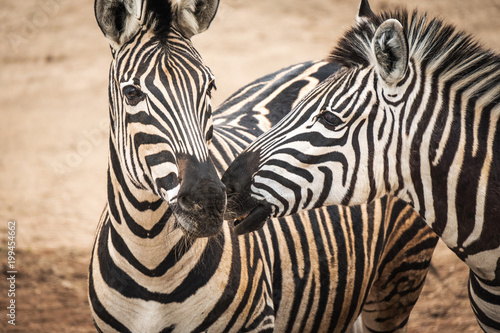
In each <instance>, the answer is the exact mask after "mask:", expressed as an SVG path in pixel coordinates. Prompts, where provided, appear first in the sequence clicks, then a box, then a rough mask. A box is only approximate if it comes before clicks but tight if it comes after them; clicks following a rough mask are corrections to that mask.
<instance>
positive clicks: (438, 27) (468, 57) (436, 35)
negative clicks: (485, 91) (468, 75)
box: [329, 9, 500, 70]
mask: <svg viewBox="0 0 500 333" xmlns="http://www.w3.org/2000/svg"><path fill="white" fill-rule="evenodd" d="M391 18H392V19H397V20H398V21H399V22H400V23H401V24H402V25H403V28H404V33H405V35H406V36H407V39H408V47H409V58H410V59H411V58H413V59H415V60H416V61H419V62H421V63H423V64H426V65H428V66H432V65H437V66H438V67H439V68H440V69H442V70H452V69H453V68H456V67H457V66H458V67H461V66H460V64H464V63H465V62H475V61H478V60H480V63H481V64H482V65H484V66H488V65H492V64H493V63H495V64H496V65H500V58H499V57H498V56H497V55H495V54H494V53H493V52H492V51H489V50H486V49H484V48H483V47H482V46H481V45H480V44H479V43H477V42H476V41H475V40H474V38H473V37H472V36H471V35H470V34H468V33H465V32H463V31H458V30H457V29H456V28H455V27H454V26H453V25H450V24H447V23H445V22H443V20H441V19H439V18H429V17H428V15H427V13H419V12H418V11H417V10H414V11H413V12H412V13H411V14H410V13H409V12H408V11H407V10H405V9H398V10H396V11H387V12H383V13H382V14H380V15H372V16H369V17H364V18H363V20H362V21H361V22H360V23H358V24H357V25H356V26H354V27H352V28H351V29H350V30H348V31H347V32H346V33H345V34H344V36H343V37H341V39H340V41H339V43H338V44H337V46H336V47H335V48H334V50H333V51H332V52H331V54H330V56H329V60H330V61H332V62H338V63H340V64H342V65H343V66H346V67H358V66H363V67H366V66H369V65H370V64H374V63H375V61H374V59H372V57H373V56H372V51H371V48H372V45H371V43H372V39H373V36H374V34H375V31H376V30H377V28H378V27H379V26H380V25H381V24H382V23H383V22H384V21H386V20H388V19H391ZM483 68H484V67H483Z"/></svg>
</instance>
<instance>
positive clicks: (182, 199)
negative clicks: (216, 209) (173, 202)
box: [177, 195, 192, 210]
mask: <svg viewBox="0 0 500 333" xmlns="http://www.w3.org/2000/svg"><path fill="white" fill-rule="evenodd" d="M177 202H178V203H179V205H180V206H181V208H182V209H184V210H190V209H192V202H191V200H190V199H189V198H188V197H187V196H186V195H181V196H179V198H178V199H177Z"/></svg>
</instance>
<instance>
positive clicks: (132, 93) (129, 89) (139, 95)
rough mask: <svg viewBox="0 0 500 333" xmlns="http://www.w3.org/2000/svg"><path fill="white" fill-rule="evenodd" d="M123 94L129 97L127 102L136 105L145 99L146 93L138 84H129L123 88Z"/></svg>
mask: <svg viewBox="0 0 500 333" xmlns="http://www.w3.org/2000/svg"><path fill="white" fill-rule="evenodd" d="M123 96H125V98H126V99H127V104H129V105H132V106H135V105H137V104H138V103H139V102H140V101H142V100H143V99H144V96H145V95H144V93H143V92H142V91H141V89H139V88H137V87H136V86H133V85H128V86H125V87H124V88H123Z"/></svg>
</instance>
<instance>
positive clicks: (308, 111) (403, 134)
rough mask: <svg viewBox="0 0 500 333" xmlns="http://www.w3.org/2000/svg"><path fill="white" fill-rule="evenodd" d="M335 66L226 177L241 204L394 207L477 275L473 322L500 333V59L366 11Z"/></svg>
mask: <svg viewBox="0 0 500 333" xmlns="http://www.w3.org/2000/svg"><path fill="white" fill-rule="evenodd" d="M331 60H332V61H334V62H340V63H341V64H343V65H344V68H343V69H341V70H340V71H339V72H337V73H336V74H334V75H333V76H332V77H330V78H328V79H327V80H325V81H324V82H323V83H322V84H321V85H319V86H318V87H317V88H316V89H314V90H313V91H312V92H311V93H310V94H309V95H308V96H307V97H306V98H305V99H303V100H302V101H301V102H300V103H299V104H298V106H297V107H296V108H295V109H294V111H293V112H291V113H290V114H289V115H288V116H287V117H286V119H284V120H283V121H282V122H281V123H280V124H278V125H277V126H276V127H275V128H273V129H272V130H271V131H269V132H268V133H266V134H265V135H263V136H261V137H260V138H259V139H258V140H256V141H255V142H254V143H253V144H252V145H251V146H250V147H249V148H248V149H247V150H245V152H244V153H243V154H242V155H240V156H241V158H239V159H237V160H236V161H235V162H234V164H233V165H232V166H231V168H230V169H229V170H228V172H227V173H226V175H225V176H224V177H225V179H226V181H225V185H226V186H227V187H228V188H237V189H238V191H239V192H240V193H245V191H244V190H242V189H243V188H245V189H246V190H247V191H248V192H249V193H251V194H249V195H248V196H251V198H252V200H250V199H248V198H238V195H236V196H235V198H234V200H236V201H240V202H241V201H249V200H250V201H253V204H252V205H253V207H263V206H266V207H268V208H267V209H268V210H269V212H270V215H272V216H285V215H289V214H293V213H296V212H298V211H301V210H303V209H311V208H315V207H321V206H324V205H331V204H342V205H355V204H362V203H366V202H372V201H373V200H376V199H378V198H380V197H382V196H384V195H394V196H397V197H399V198H401V199H403V200H405V201H406V202H408V203H410V204H411V205H412V206H414V207H415V209H416V210H417V211H419V213H420V214H421V216H422V217H424V219H425V221H426V222H427V224H429V225H430V226H431V227H432V228H433V229H434V231H435V232H436V233H437V234H438V235H439V236H440V237H441V239H442V240H443V241H444V242H445V243H446V244H447V245H448V247H449V248H450V249H452V250H453V251H454V252H455V253H456V254H457V255H458V256H459V257H460V258H461V259H462V260H463V261H465V263H466V264H467V265H468V266H469V267H470V268H471V275H470V283H469V291H470V300H471V304H472V307H473V310H474V312H475V314H476V316H477V318H478V321H479V323H480V325H481V327H482V328H483V329H484V330H486V331H488V332H500V224H499V223H498V214H497V211H498V210H499V209H500V134H499V132H498V128H497V127H498V124H499V118H500V75H499V74H500V57H499V56H498V55H496V54H494V53H493V52H491V51H488V50H485V49H483V48H482V47H480V46H479V45H478V44H477V43H476V42H474V41H473V39H472V38H471V37H470V36H468V35H466V34H464V33H461V32H456V30H455V28H454V27H452V26H449V25H446V24H445V23H443V22H442V21H441V20H439V19H431V18H429V17H427V16H426V15H425V14H424V15H422V14H419V13H418V12H413V13H411V12H407V11H404V10H401V11H397V12H390V13H389V12H388V13H383V14H381V15H375V14H373V13H372V12H371V10H370V9H369V6H368V3H367V1H362V4H361V7H360V14H359V15H358V24H357V25H356V26H355V27H353V28H352V29H351V30H349V31H348V32H346V34H345V35H344V37H343V38H341V40H340V43H339V45H338V46H337V47H336V49H335V50H334V51H333V53H332V55H331ZM249 162H250V164H252V165H253V166H255V167H251V168H247V169H246V170H245V174H247V175H251V176H248V177H235V176H234V170H235V169H236V168H239V167H241V166H242V165H248V164H249ZM251 208H252V207H250V209H251ZM240 213H242V211H241V212H240ZM251 215H252V213H250V216H251ZM252 223H258V221H253V222H252ZM241 224H242V225H243V224H245V221H243V222H242V223H241Z"/></svg>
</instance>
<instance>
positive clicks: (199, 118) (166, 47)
mask: <svg viewBox="0 0 500 333" xmlns="http://www.w3.org/2000/svg"><path fill="white" fill-rule="evenodd" d="M218 4H219V0H169V1H167V0H142V1H140V0H136V1H134V0H97V1H96V2H95V14H96V18H97V22H98V24H99V26H100V28H101V30H102V31H103V33H104V35H105V36H106V37H107V38H108V39H109V42H110V45H111V52H112V55H113V60H112V63H111V69H110V74H109V99H110V113H111V139H110V170H111V171H110V172H113V173H114V174H115V175H118V174H120V175H122V177H118V176H116V179H117V181H118V182H119V183H120V184H119V186H120V187H128V190H127V191H128V192H129V193H132V195H133V196H135V197H136V199H137V200H136V201H140V202H150V203H151V204H150V206H151V207H154V206H157V204H158V202H167V203H168V204H169V205H170V208H172V210H173V212H174V214H175V216H176V218H177V224H178V225H180V227H181V228H182V229H183V230H184V231H185V232H186V233H187V234H190V235H191V236H195V237H203V236H211V235H214V234H216V233H217V232H218V231H219V230H220V228H221V226H222V222H223V219H222V214H223V212H224V209H225V205H226V194H225V187H224V185H223V184H222V182H221V181H220V179H219V177H218V175H217V172H216V170H215V167H214V164H213V162H212V161H211V159H210V156H209V153H208V147H207V143H208V142H209V141H210V139H211V136H212V114H211V105H210V94H211V90H212V88H213V87H214V77H213V75H212V73H211V72H210V70H209V68H208V67H207V66H205V64H204V63H203V61H202V59H201V57H200V55H199V54H198V52H197V51H196V50H195V49H194V47H193V45H192V44H191V41H190V38H191V37H192V36H193V35H194V34H197V33H200V32H202V31H204V30H205V29H207V28H208V26H209V25H210V23H211V21H212V19H213V18H214V16H215V14H216V11H217V8H218ZM120 178H122V179H120Z"/></svg>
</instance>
